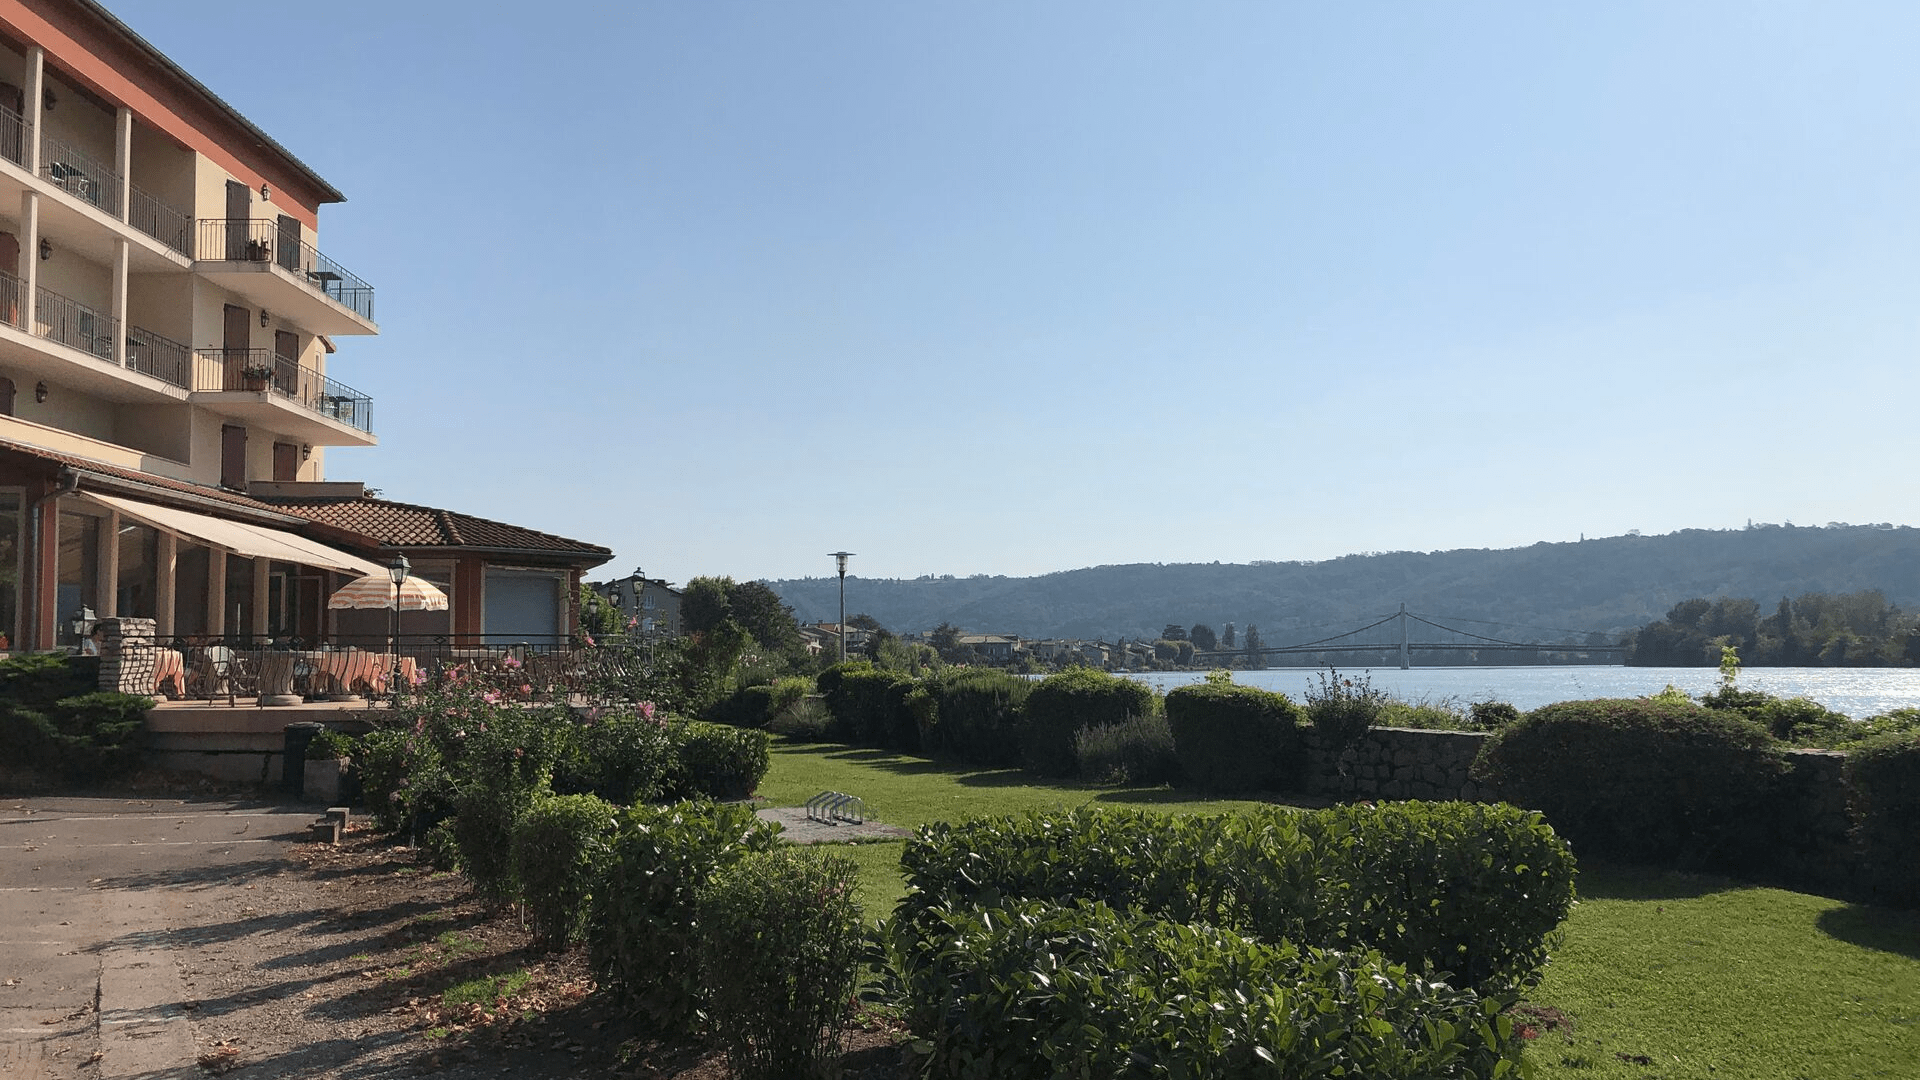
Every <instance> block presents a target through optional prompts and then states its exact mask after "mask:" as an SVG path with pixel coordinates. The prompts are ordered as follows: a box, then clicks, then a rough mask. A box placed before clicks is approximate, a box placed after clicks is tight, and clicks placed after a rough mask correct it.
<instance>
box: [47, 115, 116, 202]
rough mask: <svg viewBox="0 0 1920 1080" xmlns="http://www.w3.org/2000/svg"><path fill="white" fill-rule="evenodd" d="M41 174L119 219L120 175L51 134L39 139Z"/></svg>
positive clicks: (68, 191) (54, 183) (61, 188)
mask: <svg viewBox="0 0 1920 1080" xmlns="http://www.w3.org/2000/svg"><path fill="white" fill-rule="evenodd" d="M40 174H41V175H42V176H45V177H46V178H47V179H48V180H49V181H51V182H52V183H53V186H54V187H57V188H59V189H60V190H62V191H64V192H66V193H67V194H69V195H71V196H73V197H74V198H76V199H79V200H80V201H81V202H84V203H91V204H92V205H94V206H97V207H99V208H100V209H102V210H105V211H106V212H107V213H109V214H112V215H113V216H115V217H119V216H120V174H119V173H117V172H114V171H113V169H112V168H110V167H109V166H106V165H103V164H101V163H100V162H98V161H95V160H94V159H93V157H92V156H91V155H89V154H88V153H87V152H86V151H85V150H82V149H80V148H79V147H76V146H74V145H72V144H71V143H68V142H66V141H65V140H63V139H61V138H59V137H57V136H55V135H54V134H53V133H52V132H50V131H49V132H44V133H42V135H41V137H40Z"/></svg>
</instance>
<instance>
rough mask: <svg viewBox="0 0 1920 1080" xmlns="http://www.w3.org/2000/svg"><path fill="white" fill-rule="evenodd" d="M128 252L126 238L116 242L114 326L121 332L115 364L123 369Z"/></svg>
mask: <svg viewBox="0 0 1920 1080" xmlns="http://www.w3.org/2000/svg"><path fill="white" fill-rule="evenodd" d="M127 251H128V246H127V239H126V237H124V236H123V237H119V238H117V239H116V240H114V242H113V324H114V325H115V326H117V327H119V328H120V332H119V333H117V334H115V335H113V362H114V363H116V364H119V365H120V366H121V367H126V366H127ZM148 366H149V367H151V366H152V364H151V363H149V364H148Z"/></svg>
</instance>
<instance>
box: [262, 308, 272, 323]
mask: <svg viewBox="0 0 1920 1080" xmlns="http://www.w3.org/2000/svg"><path fill="white" fill-rule="evenodd" d="M269 318H272V316H270V315H268V314H267V309H266V308H261V309H260V325H261V326H265V325H267V320H268V319H269Z"/></svg>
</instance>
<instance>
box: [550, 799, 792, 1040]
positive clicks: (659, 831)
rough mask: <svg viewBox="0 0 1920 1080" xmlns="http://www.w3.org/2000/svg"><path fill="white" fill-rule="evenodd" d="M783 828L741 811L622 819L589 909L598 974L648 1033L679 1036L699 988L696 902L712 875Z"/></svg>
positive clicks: (694, 805) (629, 813)
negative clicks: (651, 1029) (611, 985)
mask: <svg viewBox="0 0 1920 1080" xmlns="http://www.w3.org/2000/svg"><path fill="white" fill-rule="evenodd" d="M779 835H780V826H779V825H777V824H775V823H773V822H768V821H761V820H760V819H759V818H757V817H755V816H754V813H753V809H752V808H751V807H748V806H742V805H739V804H725V803H713V802H704V801H703V802H689V803H678V804H675V805H673V806H633V807H629V808H627V809H626V810H625V811H624V812H622V813H621V814H620V816H619V819H618V821H617V823H616V828H615V830H614V837H613V849H612V851H611V852H610V853H609V856H608V859H607V864H606V870H605V873H604V874H603V875H602V878H601V887H600V888H597V889H595V890H594V891H593V895H592V899H591V902H590V904H589V908H590V915H589V920H590V922H589V926H590V929H589V930H588V933H587V951H588V956H589V957H590V959H591V962H592V964H593V968H594V970H595V972H596V973H598V974H600V975H602V976H604V977H606V978H607V979H608V980H610V981H611V982H613V983H614V984H615V985H617V986H619V987H621V988H622V989H623V990H624V991H625V992H626V997H627V1000H628V1001H629V1003H630V1004H631V1005H633V1007H634V1008H635V1009H637V1010H638V1011H639V1012H640V1013H641V1014H642V1015H644V1016H645V1017H646V1018H647V1020H648V1021H649V1022H650V1023H651V1024H652V1025H653V1027H654V1028H656V1029H657V1030H659V1031H661V1032H662V1033H666V1034H683V1033H685V1032H686V1031H687V1029H688V1028H689V1026H690V1025H691V1024H692V1022H693V1020H694V1017H695V1014H696V1013H697V1011H698V1010H699V1008H700V1004H701V1001H702V993H703V991H704V987H703V984H702V981H701V978H700V966H699V962H698V953H697V951H696V943H697V941H698V937H697V934H698V931H699V921H698V918H697V917H696V912H695V907H694V901H695V897H696V895H697V893H698V890H699V888H700V886H701V885H702V884H703V883H704V882H705V881H706V880H707V878H708V877H709V876H711V875H712V874H713V873H714V872H715V871H716V870H719V869H721V868H723V867H727V866H731V865H733V864H734V863H736V862H738V861H739V860H740V859H741V858H742V857H743V856H745V855H747V854H748V853H749V852H755V851H769V850H771V849H772V848H773V846H774V845H775V844H776V843H777V842H778V837H779Z"/></svg>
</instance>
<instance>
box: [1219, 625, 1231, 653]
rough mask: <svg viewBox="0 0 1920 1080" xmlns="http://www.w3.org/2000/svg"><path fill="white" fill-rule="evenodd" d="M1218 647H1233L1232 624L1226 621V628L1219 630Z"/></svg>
mask: <svg viewBox="0 0 1920 1080" xmlns="http://www.w3.org/2000/svg"><path fill="white" fill-rule="evenodd" d="M1220 647H1221V648H1223V649H1231V648H1233V624H1232V623H1228V624H1227V625H1226V628H1225V629H1223V630H1221V631H1220Z"/></svg>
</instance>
